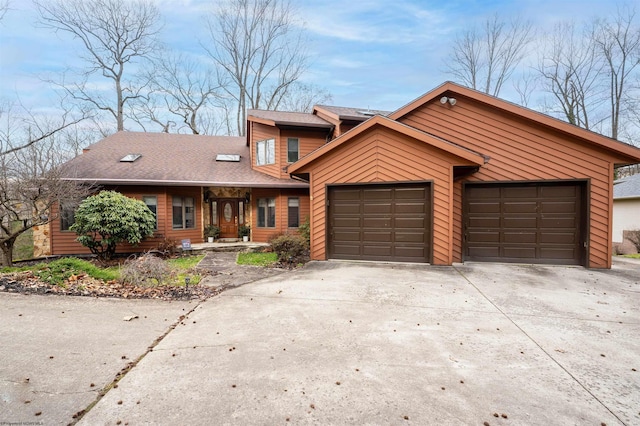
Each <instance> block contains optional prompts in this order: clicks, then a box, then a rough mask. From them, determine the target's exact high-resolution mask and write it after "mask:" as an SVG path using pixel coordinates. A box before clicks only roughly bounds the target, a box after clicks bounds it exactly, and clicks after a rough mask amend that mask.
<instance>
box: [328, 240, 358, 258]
mask: <svg viewBox="0 0 640 426" xmlns="http://www.w3.org/2000/svg"><path fill="white" fill-rule="evenodd" d="M333 251H334V253H335V254H336V255H338V256H359V255H360V244H352V245H349V244H344V243H340V244H335V245H334V247H333Z"/></svg>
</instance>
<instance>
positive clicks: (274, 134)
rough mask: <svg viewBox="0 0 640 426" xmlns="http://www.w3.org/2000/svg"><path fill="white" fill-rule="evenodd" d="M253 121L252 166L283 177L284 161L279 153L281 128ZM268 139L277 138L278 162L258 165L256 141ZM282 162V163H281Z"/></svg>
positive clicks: (262, 171)
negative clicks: (281, 160)
mask: <svg viewBox="0 0 640 426" xmlns="http://www.w3.org/2000/svg"><path fill="white" fill-rule="evenodd" d="M250 123H251V146H250V148H251V151H250V152H251V167H253V168H254V169H256V170H258V171H260V172H261V173H264V174H267V175H270V176H273V177H275V178H280V177H282V163H280V162H279V160H280V156H279V155H278V139H279V138H280V129H278V128H277V127H272V126H267V125H265V124H261V123H255V122H253V121H252V122H250ZM266 139H275V141H276V147H275V148H276V156H275V157H276V158H275V160H276V162H275V164H267V165H264V166H258V165H256V161H257V158H256V142H258V141H262V140H266ZM285 155H286V147H285ZM279 163H280V164H279Z"/></svg>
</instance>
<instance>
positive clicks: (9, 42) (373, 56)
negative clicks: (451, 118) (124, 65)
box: [0, 0, 615, 111]
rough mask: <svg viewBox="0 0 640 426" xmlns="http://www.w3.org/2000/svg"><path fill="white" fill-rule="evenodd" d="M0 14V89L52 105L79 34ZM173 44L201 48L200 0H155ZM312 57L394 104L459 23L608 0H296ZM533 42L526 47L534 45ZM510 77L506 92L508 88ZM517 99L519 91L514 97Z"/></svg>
mask: <svg viewBox="0 0 640 426" xmlns="http://www.w3.org/2000/svg"><path fill="white" fill-rule="evenodd" d="M10 1H11V3H10V7H11V10H9V12H8V13H7V14H6V15H5V17H4V20H3V21H2V22H0V97H2V98H15V97H16V95H17V96H19V98H20V99H21V101H22V103H23V104H24V105H25V106H26V107H28V108H32V109H35V110H37V111H46V110H47V109H48V108H53V107H54V106H55V96H54V95H53V93H52V91H51V90H50V88H49V85H48V84H47V83H44V82H43V81H42V80H41V79H42V78H46V77H47V76H51V77H58V76H59V75H60V73H61V72H63V71H64V69H65V68H66V67H68V66H74V65H77V64H78V58H77V55H78V51H79V50H80V46H79V44H78V42H77V41H73V40H71V39H70V38H69V37H68V35H67V34H60V35H56V34H54V33H52V32H51V31H50V30H48V29H43V28H38V27H37V26H36V23H35V21H36V18H37V17H36V14H35V11H34V8H33V6H32V5H31V3H30V1H28V0H10ZM156 3H157V5H158V7H159V9H160V11H161V13H162V14H163V17H164V21H165V25H164V30H163V39H164V41H165V42H166V43H167V44H168V45H169V46H171V47H173V48H175V49H177V50H184V51H187V52H191V53H193V54H201V53H202V50H201V47H200V46H199V40H204V39H205V34H204V24H203V22H202V16H203V15H204V14H205V13H206V12H207V10H209V8H210V7H211V6H212V5H213V4H214V2H212V1H204V0H157V1H156ZM293 3H294V5H295V7H296V9H297V11H298V15H299V17H300V20H301V22H302V23H303V24H304V25H305V27H306V29H307V34H308V38H309V44H308V48H309V51H310V54H311V58H312V66H311V69H310V71H309V72H308V73H307V74H306V75H305V76H304V80H305V81H306V82H309V83H313V84H316V85H319V86H322V87H325V88H326V89H328V90H329V91H330V92H331V93H332V94H333V104H336V105H344V106H357V107H370V108H372V109H388V110H393V109H397V108H399V107H401V106H402V105H404V104H406V103H408V102H409V101H411V100H413V99H414V98H416V97H418V96H420V95H421V94H423V93H425V92H427V91H429V90H431V89H432V88H434V87H436V86H438V85H440V84H441V83H442V82H444V81H446V80H450V79H451V77H450V76H448V75H447V74H446V72H445V71H444V69H445V65H444V64H445V60H446V57H447V52H448V51H449V49H450V46H451V42H452V40H453V39H454V37H455V34H456V33H459V32H460V31H462V30H464V29H465V28H468V27H471V26H473V25H475V24H477V23H481V22H482V21H483V20H485V19H486V18H487V17H488V16H490V15H492V14H494V13H496V12H498V13H500V15H501V16H503V17H510V16H515V15H520V16H522V17H524V18H527V19H530V20H531V21H532V22H533V24H534V27H536V28H537V29H538V30H539V31H540V34H544V32H545V31H548V30H549V29H550V28H551V27H552V26H553V24H554V23H556V22H558V21H566V20H570V19H576V20H578V21H582V20H588V19H591V18H594V17H598V16H604V15H605V14H608V13H609V12H611V10H612V8H613V7H615V2H614V1H612V0H581V1H577V0H514V1H508V0H446V1H442V0H351V1H349V0H322V1H319V0H306V1H305V0H293ZM534 54H535V52H533V53H532V55H534ZM509 92H510V85H509V87H507V88H506V89H505V91H504V92H503V93H502V96H503V97H506V98H509V97H510V93H509ZM513 100H515V99H513Z"/></svg>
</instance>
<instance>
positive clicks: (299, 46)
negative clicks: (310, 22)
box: [203, 0, 308, 135]
mask: <svg viewBox="0 0 640 426" xmlns="http://www.w3.org/2000/svg"><path fill="white" fill-rule="evenodd" d="M207 27H208V33H209V37H210V39H211V40H210V41H211V45H210V46H209V45H208V44H206V43H203V47H204V49H205V50H206V51H207V53H208V54H209V56H210V57H211V58H212V59H213V61H214V62H215V63H216V64H217V65H218V66H219V70H218V71H219V73H218V77H219V80H220V81H221V82H224V83H228V84H221V85H222V86H224V88H225V89H224V90H225V91H226V93H227V94H228V95H229V96H230V97H231V98H232V99H233V100H234V102H235V117H234V118H235V129H234V130H235V132H234V133H237V134H239V135H244V134H245V130H246V129H245V128H246V109H247V108H263V109H275V108H276V106H277V105H278V104H279V103H280V102H281V100H282V99H283V98H284V97H285V96H286V93H287V92H288V91H289V89H290V87H291V85H292V84H293V83H294V82H295V81H297V80H298V79H299V78H300V76H301V75H302V73H303V72H304V71H305V70H306V69H307V67H308V64H307V58H308V57H307V53H306V52H305V50H304V43H303V37H302V33H301V32H300V31H299V29H298V28H299V27H297V26H296V25H295V23H294V15H293V11H292V8H291V5H290V3H289V1H288V0H229V1H228V2H221V3H219V7H218V9H217V11H216V13H214V14H212V15H210V16H209V18H208V20H207Z"/></svg>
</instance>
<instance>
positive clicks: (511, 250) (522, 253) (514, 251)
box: [501, 246, 536, 259]
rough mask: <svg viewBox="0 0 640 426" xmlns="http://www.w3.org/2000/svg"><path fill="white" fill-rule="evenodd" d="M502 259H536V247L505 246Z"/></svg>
mask: <svg viewBox="0 0 640 426" xmlns="http://www.w3.org/2000/svg"><path fill="white" fill-rule="evenodd" d="M501 257H505V258H512V259H535V258H536V249H535V247H521V246H517V247H511V246H505V247H503V251H502V256H501Z"/></svg>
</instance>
